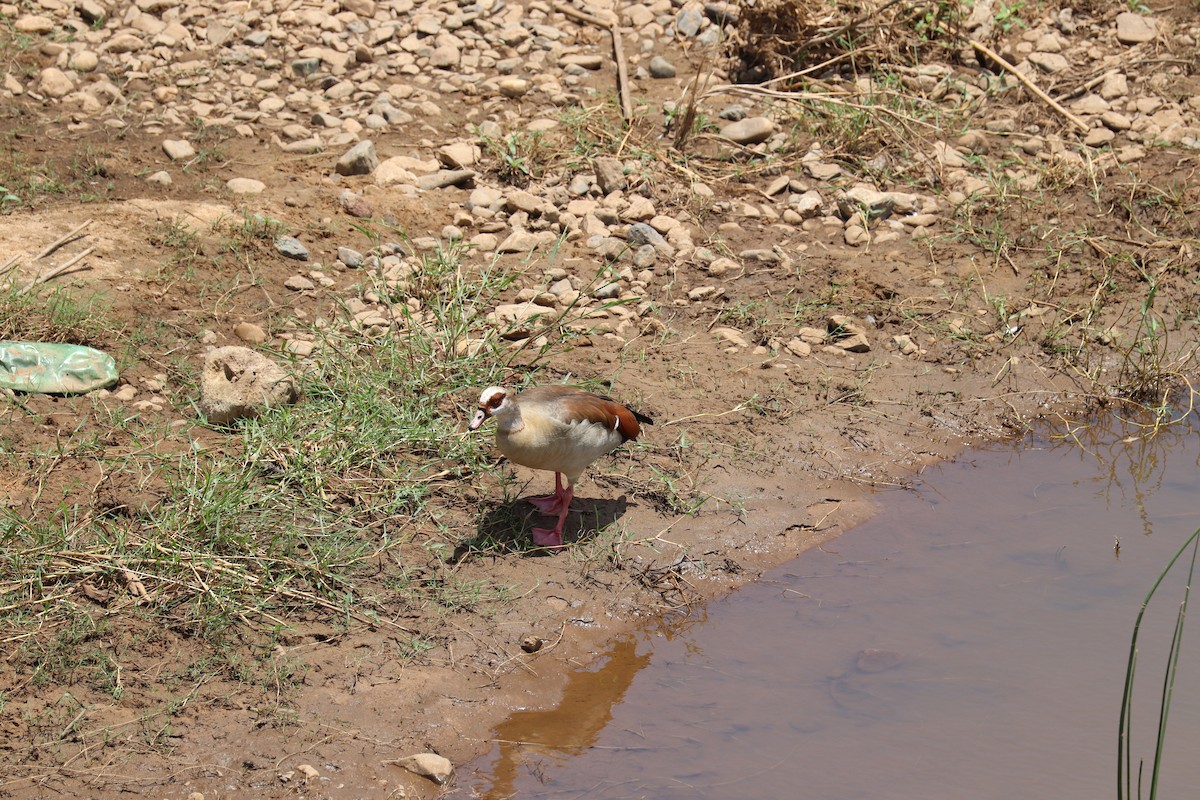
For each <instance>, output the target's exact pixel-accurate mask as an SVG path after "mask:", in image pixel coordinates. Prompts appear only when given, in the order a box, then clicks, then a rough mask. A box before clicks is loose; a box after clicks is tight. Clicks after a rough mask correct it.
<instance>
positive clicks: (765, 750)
mask: <svg viewBox="0 0 1200 800" xmlns="http://www.w3.org/2000/svg"><path fill="white" fill-rule="evenodd" d="M1191 422H1192V423H1193V425H1192V427H1188V428H1184V427H1182V426H1180V427H1178V428H1175V429H1171V430H1168V431H1164V432H1160V433H1159V435H1158V436H1156V437H1153V438H1149V439H1147V438H1146V437H1145V436H1144V434H1145V431H1144V430H1139V429H1137V428H1133V427H1130V426H1125V425H1122V424H1121V423H1118V422H1116V421H1112V422H1110V423H1107V424H1109V425H1110V426H1111V427H1110V429H1109V430H1105V431H1097V429H1096V427H1094V426H1093V427H1092V428H1090V429H1088V430H1080V431H1079V434H1080V436H1081V437H1084V436H1085V434H1086V438H1083V441H1082V442H1073V441H1068V440H1063V439H1059V440H1055V439H1053V438H1049V437H1043V438H1040V439H1034V440H1032V441H1029V442H1026V443H1025V444H1024V446H1023V447H1021V448H1020V449H1017V450H1015V451H1014V450H990V451H973V452H970V453H968V454H966V455H965V456H963V457H962V458H960V459H959V460H957V461H956V462H954V463H950V464H944V465H941V466H938V467H935V468H931V469H928V470H926V472H925V473H924V475H923V477H922V479H921V481H920V482H919V484H918V485H917V487H916V488H915V490H914V491H910V492H895V493H892V494H890V495H887V496H885V497H883V498H882V502H881V506H882V511H881V513H880V514H879V515H878V516H877V517H876V518H875V519H873V520H872V521H871V522H869V523H867V524H865V525H862V526H860V527H859V528H856V529H855V530H853V531H851V532H849V533H847V534H846V535H844V536H842V537H841V538H839V539H837V540H835V541H834V542H832V543H831V544H830V545H827V546H826V547H825V548H824V549H823V550H814V551H811V552H809V553H806V554H805V555H803V556H802V557H801V558H799V559H797V560H796V561H794V562H792V563H790V564H788V565H787V566H785V567H783V568H780V569H778V570H776V571H774V572H772V573H770V574H768V576H767V577H766V579H764V580H763V581H762V582H760V583H758V584H755V585H752V586H749V587H747V588H745V589H743V590H741V591H739V592H737V593H735V594H734V595H732V596H730V597H728V598H726V599H725V600H722V601H720V602H716V603H713V604H711V605H710V606H709V607H708V608H707V609H706V610H704V611H702V612H697V613H694V614H693V615H692V616H691V617H689V618H687V619H685V620H683V621H677V622H675V623H674V624H670V623H665V622H664V623H659V627H658V628H657V629H654V630H645V631H642V632H640V633H639V634H637V635H635V636H632V637H630V638H627V639H625V640H622V641H619V642H617V643H615V644H614V645H613V647H612V648H611V649H610V651H609V652H608V653H606V654H605V655H604V656H603V657H602V658H600V659H597V662H596V663H595V664H594V665H592V666H591V667H590V668H589V669H586V670H581V671H580V672H578V673H577V674H575V675H574V676H572V679H571V682H570V685H569V686H568V688H567V691H566V695H565V697H564V699H563V702H562V703H561V705H560V706H559V707H558V708H556V709H553V710H550V711H545V712H535V711H521V712H517V713H515V714H513V716H512V717H511V718H510V719H509V720H508V721H506V722H505V723H504V724H503V725H501V726H500V727H499V728H498V729H497V730H496V731H495V733H494V736H495V739H496V740H497V742H496V744H495V745H494V747H493V750H492V752H491V753H490V754H488V755H487V756H485V757H484V758H482V759H480V760H479V761H478V762H476V763H475V764H473V765H469V766H468V767H467V768H465V769H464V770H462V771H461V773H460V778H459V787H460V788H459V792H458V794H459V796H468V795H470V794H477V795H479V796H483V797H492V798H505V797H511V796H516V797H522V798H550V797H553V798H582V797H588V798H600V797H603V798H656V799H658V800H663V799H664V798H724V799H728V798H768V797H804V798H807V799H808V800H813V799H817V800H820V799H821V798H838V800H847V799H849V798H918V797H970V798H973V800H986V799H987V798H997V800H999V799H1000V798H1004V799H1005V800H1007V798H1010V797H1054V798H1058V799H1059V800H1072V798H1079V800H1094V798H1096V797H1102V796H1112V795H1113V794H1114V789H1115V785H1116V764H1117V758H1116V753H1117V734H1118V718H1119V714H1120V708H1121V696H1122V689H1123V685H1124V675H1125V667H1126V662H1127V659H1128V656H1129V639H1130V634H1131V632H1132V628H1133V624H1134V620H1135V617H1136V615H1137V611H1138V608H1139V606H1140V604H1141V601H1142V599H1143V598H1144V597H1145V595H1146V592H1147V591H1149V589H1150V587H1151V585H1152V584H1153V583H1154V580H1155V579H1156V577H1157V576H1158V574H1159V573H1160V571H1161V570H1162V568H1163V566H1164V565H1165V564H1166V563H1167V561H1168V560H1169V559H1170V558H1171V556H1172V555H1173V554H1174V553H1175V551H1176V550H1177V549H1178V548H1179V546H1180V545H1181V544H1182V543H1183V541H1184V539H1186V538H1187V537H1188V535H1189V534H1191V532H1192V531H1193V530H1194V529H1195V528H1196V527H1197V526H1200V464H1198V460H1200V437H1197V435H1196V430H1195V422H1196V420H1195V419H1192V420H1191ZM1138 437H1140V438H1138ZM1118 541H1119V542H1120V547H1119V548H1118V547H1116V543H1117V542H1118ZM1181 562H1182V563H1181V564H1180V565H1179V566H1178V567H1177V568H1176V571H1174V572H1172V573H1171V575H1170V576H1169V577H1168V579H1167V580H1166V581H1164V584H1163V589H1161V590H1160V593H1159V595H1158V596H1157V597H1156V599H1155V601H1154V602H1152V603H1151V606H1150V609H1149V611H1148V612H1147V617H1146V622H1145V623H1143V629H1142V634H1141V639H1140V642H1139V645H1140V646H1139V661H1138V685H1137V694H1136V696H1135V701H1134V707H1133V721H1134V748H1133V757H1134V770H1135V771H1136V770H1137V759H1139V758H1145V759H1146V771H1147V773H1149V768H1150V762H1151V759H1152V758H1153V754H1154V747H1153V735H1154V729H1155V726H1156V725H1157V721H1158V708H1159V693H1160V692H1161V688H1162V683H1163V675H1164V669H1165V665H1166V654H1167V650H1168V648H1169V643H1170V635H1171V631H1172V630H1173V628H1174V625H1175V615H1176V611H1177V609H1178V606H1179V602H1180V600H1181V599H1182V597H1183V586H1184V579H1185V577H1186V569H1187V566H1188V565H1187V559H1186V558H1185V559H1181ZM1197 615H1200V608H1197V609H1195V610H1194V611H1193V617H1195V616H1197ZM1197 625H1200V621H1195V620H1193V621H1192V622H1191V623H1190V624H1189V625H1188V628H1191V630H1188V629H1186V628H1185V636H1184V641H1183V649H1182V657H1181V659H1180V664H1181V667H1180V675H1179V678H1178V682H1177V685H1176V687H1177V688H1176V692H1175V696H1174V704H1173V705H1172V707H1171V716H1170V724H1169V728H1168V731H1167V737H1166V748H1165V758H1164V762H1163V778H1162V781H1161V783H1160V787H1159V788H1160V791H1161V792H1162V793H1163V794H1162V795H1161V796H1166V797H1180V796H1186V794H1189V793H1190V790H1194V788H1195V787H1196V786H1198V785H1200V759H1197V758H1196V757H1195V755H1194V753H1193V750H1194V745H1195V744H1196V742H1197V741H1200V649H1198V648H1200V630H1196V629H1195V628H1196V626H1197ZM1185 790H1188V791H1185Z"/></svg>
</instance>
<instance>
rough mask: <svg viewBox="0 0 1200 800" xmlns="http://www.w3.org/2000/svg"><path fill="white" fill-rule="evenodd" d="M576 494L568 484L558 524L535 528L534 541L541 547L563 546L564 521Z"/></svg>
mask: <svg viewBox="0 0 1200 800" xmlns="http://www.w3.org/2000/svg"><path fill="white" fill-rule="evenodd" d="M574 496H575V490H574V488H572V487H570V486H568V487H567V490H566V492H565V493H564V494H563V503H562V508H561V509H560V510H559V512H558V524H557V525H555V526H554V528H553V529H551V528H534V529H533V531H532V533H533V543H534V544H536V545H538V546H539V547H562V543H563V541H562V531H563V523H564V522H566V521H567V512H568V511H569V510H570V509H571V498H573V497H574Z"/></svg>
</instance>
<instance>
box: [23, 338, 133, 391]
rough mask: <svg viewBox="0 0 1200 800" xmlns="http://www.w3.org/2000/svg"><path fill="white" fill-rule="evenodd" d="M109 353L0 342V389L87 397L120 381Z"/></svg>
mask: <svg viewBox="0 0 1200 800" xmlns="http://www.w3.org/2000/svg"><path fill="white" fill-rule="evenodd" d="M117 377H118V375H117V362H116V360H115V359H113V357H112V356H110V355H109V354H108V353H103V352H101V351H99V350H95V349H93V348H91V347H84V346H83V345H79V344H51V343H49V342H0V388H5V389H12V390H13V391H17V392H37V393H39V394H83V393H84V392H91V391H94V390H96V389H104V388H107V387H109V386H112V385H113V384H114V383H116V382H117Z"/></svg>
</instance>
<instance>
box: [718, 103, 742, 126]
mask: <svg viewBox="0 0 1200 800" xmlns="http://www.w3.org/2000/svg"><path fill="white" fill-rule="evenodd" d="M746 113H747V112H746V109H745V107H744V106H740V105H738V104H737V103H734V104H732V105H728V106H725V107H724V108H722V109H721V110H720V111H719V112H717V116H718V117H720V118H721V119H724V120H729V121H730V122H740V121H741V120H744V119H745V118H746Z"/></svg>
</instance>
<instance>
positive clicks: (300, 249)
mask: <svg viewBox="0 0 1200 800" xmlns="http://www.w3.org/2000/svg"><path fill="white" fill-rule="evenodd" d="M275 250H276V251H278V253H279V255H281V256H283V257H284V258H291V259H294V260H296V261H308V255H309V254H308V248H307V247H305V246H304V245H303V244H301V242H300V240H299V239H297V238H296V237H294V236H280V237H279V238H277V239H276V240H275ZM310 288H311V287H310Z"/></svg>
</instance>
